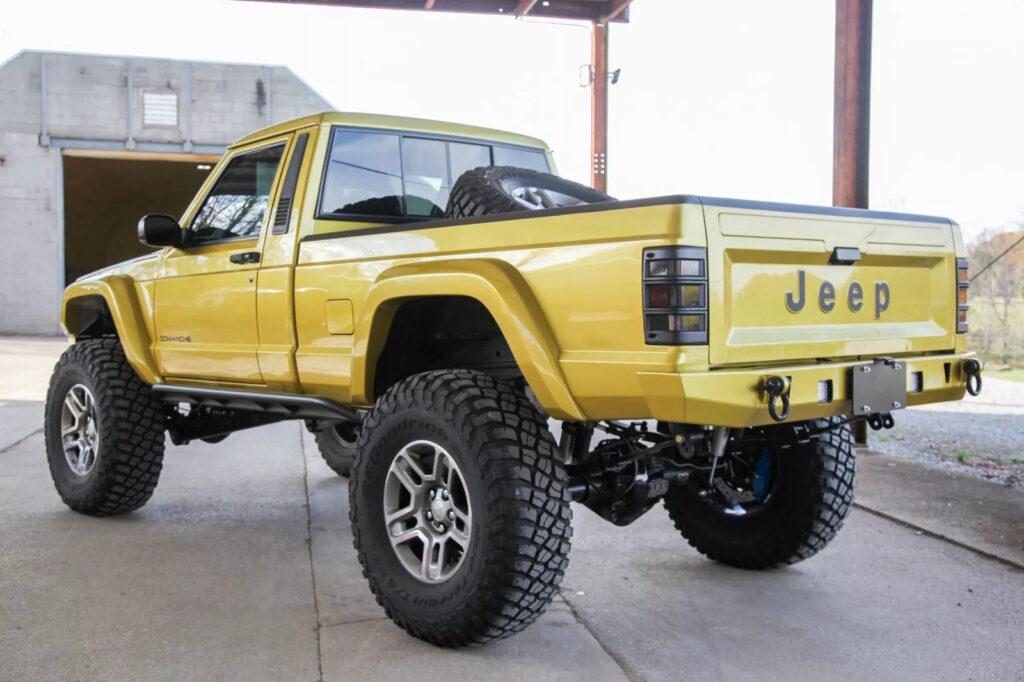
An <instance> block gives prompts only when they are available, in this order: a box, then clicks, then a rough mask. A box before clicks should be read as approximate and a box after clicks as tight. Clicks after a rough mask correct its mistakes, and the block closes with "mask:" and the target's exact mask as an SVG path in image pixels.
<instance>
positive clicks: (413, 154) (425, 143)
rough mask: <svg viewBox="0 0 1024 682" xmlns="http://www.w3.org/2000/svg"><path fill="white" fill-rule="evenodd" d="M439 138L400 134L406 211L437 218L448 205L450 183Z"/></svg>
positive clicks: (408, 213) (446, 159)
mask: <svg viewBox="0 0 1024 682" xmlns="http://www.w3.org/2000/svg"><path fill="white" fill-rule="evenodd" d="M444 146H445V143H444V141H443V140H425V139H423V138H418V137H403V138H402V171H403V172H402V176H403V177H404V178H405V207H406V212H407V215H409V216H415V217H428V218H440V217H443V216H444V209H445V206H447V205H448V193H449V191H450V189H451V185H450V182H449V179H448V158H447V156H446V155H445V149H444Z"/></svg>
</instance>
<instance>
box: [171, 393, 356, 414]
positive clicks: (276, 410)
mask: <svg viewBox="0 0 1024 682" xmlns="http://www.w3.org/2000/svg"><path fill="white" fill-rule="evenodd" d="M153 393H154V394H156V397H157V398H159V399H160V400H163V401H164V402H169V403H189V404H192V405H202V406H204V407H216V408H220V409H226V410H239V411H242V412H259V413H262V414H271V415H276V416H279V417H282V418H284V419H344V420H346V421H362V418H361V417H360V416H359V413H358V412H356V410H354V409H353V408H351V407H348V406H345V405H342V404H341V403H337V402H335V401H333V400H328V399H327V398H318V397H316V396H311V395H295V394H291V393H260V392H257V391H236V390H232V389H225V388H206V387H202V386H180V385H176V384H156V385H154V386H153Z"/></svg>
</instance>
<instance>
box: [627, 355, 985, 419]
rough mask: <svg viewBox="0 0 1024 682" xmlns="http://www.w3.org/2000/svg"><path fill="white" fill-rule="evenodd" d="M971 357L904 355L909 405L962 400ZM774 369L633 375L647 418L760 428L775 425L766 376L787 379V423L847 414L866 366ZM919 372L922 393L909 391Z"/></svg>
mask: <svg viewBox="0 0 1024 682" xmlns="http://www.w3.org/2000/svg"><path fill="white" fill-rule="evenodd" d="M972 357H974V353H959V354H951V355H928V356H920V357H903V358H900V360H901V361H903V362H906V363H907V380H908V383H909V384H911V385H910V386H908V387H907V391H908V393H907V404H908V406H913V405H924V404H927V403H938V402H944V401H948V400H960V399H961V398H963V397H964V392H965V391H966V379H967V375H966V373H965V372H964V369H963V365H964V361H965V360H968V359H969V358H972ZM870 361H871V360H870V359H867V360H860V361H856V362H837V363H829V364H821V365H798V366H793V367H773V368H771V369H770V370H756V369H743V370H731V369H723V370H709V371H707V372H698V373H692V374H669V373H655V372H641V373H639V374H638V375H637V378H638V379H639V381H640V386H641V389H642V391H643V394H644V397H645V399H646V400H647V405H648V408H649V410H650V414H651V416H652V417H654V418H655V419H659V420H662V421H671V422H684V423H689V424H713V425H715V426H731V427H744V426H762V425H766V424H772V423H774V422H773V421H772V419H771V417H770V416H769V414H768V395H767V394H766V393H765V391H764V390H763V388H762V387H763V385H764V381H765V380H766V379H767V378H768V377H770V376H785V377H790V378H791V387H790V392H789V397H790V405H791V411H790V415H789V418H788V419H786V421H787V422H795V421H802V420H805V419H815V418H820V417H831V416H836V415H842V414H850V413H851V412H852V406H851V404H850V386H849V384H850V375H851V367H853V366H854V365H860V364H864V362H870ZM917 372H920V391H917V392H911V390H912V386H913V384H914V383H915V381H914V377H913V375H914V374H915V373H917ZM825 380H831V382H832V400H831V401H830V402H827V403H820V402H818V387H819V384H818V382H820V381H825Z"/></svg>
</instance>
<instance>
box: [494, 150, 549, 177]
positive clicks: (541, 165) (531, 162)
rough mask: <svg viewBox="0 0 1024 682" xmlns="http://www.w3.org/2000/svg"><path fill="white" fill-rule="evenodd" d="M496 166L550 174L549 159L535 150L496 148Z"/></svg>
mask: <svg viewBox="0 0 1024 682" xmlns="http://www.w3.org/2000/svg"><path fill="white" fill-rule="evenodd" d="M494 165H495V166H515V167H517V168H529V169H530V170H535V171H541V172H543V173H547V172H549V171H550V170H551V169H550V168H548V159H547V157H546V156H545V155H544V152H542V151H540V150H535V149H520V148H518V147H498V146H495V147H494Z"/></svg>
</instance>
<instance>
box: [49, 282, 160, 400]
mask: <svg viewBox="0 0 1024 682" xmlns="http://www.w3.org/2000/svg"><path fill="white" fill-rule="evenodd" d="M97 296H98V297H100V298H102V299H103V302H104V303H105V304H106V307H107V311H108V312H109V313H110V317H111V320H112V321H113V323H114V328H115V329H116V330H117V337H118V339H119V340H120V342H121V347H122V348H123V349H124V355H125V357H126V358H127V359H128V364H130V365H131V366H132V368H133V369H134V370H135V373H136V374H138V375H139V378H140V379H142V380H143V381H144V382H146V383H147V384H151V385H152V384H158V383H161V382H162V379H161V377H160V375H159V374H158V373H157V370H156V362H155V360H154V358H153V352H152V347H153V340H152V338H150V334H149V328H148V327H147V325H146V316H145V315H144V314H143V310H142V306H141V305H140V304H139V299H138V296H137V295H136V293H135V281H134V280H133V279H131V278H130V277H125V276H123V275H114V276H111V277H107V278H104V279H98V280H89V281H85V282H75V283H74V284H72V285H70V286H69V287H68V288H67V289H65V290H64V297H63V299H62V301H61V312H60V322H61V326H63V327H64V331H65V332H67V333H68V335H69V336H76V335H77V332H78V330H79V319H78V315H79V314H80V313H81V310H82V306H83V303H84V301H85V299H88V298H92V297H97Z"/></svg>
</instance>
